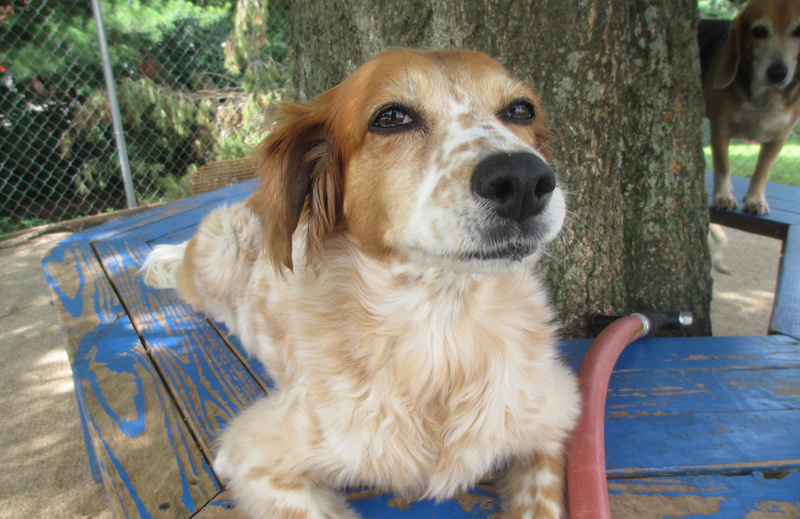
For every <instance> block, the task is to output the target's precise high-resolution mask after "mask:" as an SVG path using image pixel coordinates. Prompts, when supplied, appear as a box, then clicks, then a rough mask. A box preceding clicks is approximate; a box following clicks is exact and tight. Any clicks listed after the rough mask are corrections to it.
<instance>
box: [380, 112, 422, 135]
mask: <svg viewBox="0 0 800 519" xmlns="http://www.w3.org/2000/svg"><path fill="white" fill-rule="evenodd" d="M416 126H418V124H417V121H416V118H415V116H414V115H413V112H411V110H409V109H407V108H405V107H401V106H388V107H385V108H381V109H379V110H378V111H377V115H375V117H373V119H372V124H370V125H369V129H370V131H377V132H382V131H383V132H385V131H401V130H410V129H412V128H414V127H416Z"/></svg>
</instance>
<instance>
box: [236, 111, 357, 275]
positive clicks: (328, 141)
mask: <svg viewBox="0 0 800 519" xmlns="http://www.w3.org/2000/svg"><path fill="white" fill-rule="evenodd" d="M324 97H325V96H322V97H321V98H319V99H318V100H315V101H312V102H311V103H284V104H282V105H280V106H279V107H278V109H277V110H276V120H277V121H278V122H277V124H276V125H275V126H274V128H273V130H272V132H271V133H270V135H269V136H268V137H267V138H266V139H265V140H264V142H263V143H262V144H261V147H260V148H259V150H258V158H259V171H258V173H259V176H260V182H259V186H258V189H257V191H256V192H255V193H254V194H253V196H252V197H251V198H250V200H249V201H248V206H249V207H250V208H251V209H252V210H254V211H255V212H257V213H258V214H259V215H260V216H261V219H262V221H263V223H264V227H265V229H264V232H265V239H266V246H267V248H268V251H269V255H270V259H271V261H272V263H273V266H274V267H275V268H276V270H281V269H282V267H284V266H285V267H288V268H289V269H292V268H293V262H292V235H293V234H294V231H295V229H296V228H297V225H298V223H299V221H300V217H301V215H302V214H303V210H304V209H307V210H308V224H309V228H308V242H307V254H308V255H309V257H310V255H311V254H314V253H316V251H317V249H318V247H319V244H320V242H321V241H322V239H323V238H324V237H325V236H326V235H327V234H329V233H330V232H332V231H333V230H334V229H335V228H336V227H337V225H338V224H339V223H340V221H341V219H342V218H341V214H342V210H341V208H342V203H343V200H342V191H343V187H342V186H343V178H342V160H341V156H340V153H337V152H336V143H335V142H333V138H332V136H331V133H332V132H331V130H330V121H329V120H327V117H328V114H329V111H328V110H326V109H325V106H326V103H325V99H324ZM309 195H310V196H309Z"/></svg>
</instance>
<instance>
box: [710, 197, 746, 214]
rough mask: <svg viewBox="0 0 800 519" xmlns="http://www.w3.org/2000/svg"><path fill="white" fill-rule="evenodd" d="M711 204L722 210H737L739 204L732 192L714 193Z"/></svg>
mask: <svg viewBox="0 0 800 519" xmlns="http://www.w3.org/2000/svg"><path fill="white" fill-rule="evenodd" d="M711 205H713V206H714V208H715V209H718V210H720V211H735V210H736V208H737V207H738V205H739V204H738V203H737V202H736V198H735V197H734V196H733V194H732V193H730V194H729V193H725V194H717V195H714V198H713V199H712V201H711Z"/></svg>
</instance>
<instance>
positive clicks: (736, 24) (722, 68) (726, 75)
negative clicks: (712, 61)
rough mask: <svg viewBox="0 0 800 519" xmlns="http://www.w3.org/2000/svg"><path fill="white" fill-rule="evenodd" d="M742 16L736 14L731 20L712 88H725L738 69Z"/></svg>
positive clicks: (740, 51)
mask: <svg viewBox="0 0 800 519" xmlns="http://www.w3.org/2000/svg"><path fill="white" fill-rule="evenodd" d="M743 36H744V35H743V34H742V17H741V16H737V17H736V18H735V19H734V20H733V21H732V22H731V28H730V30H728V37H727V38H726V39H725V42H724V43H723V44H722V49H721V50H720V52H721V53H722V62H721V63H720V65H719V67H718V68H717V73H716V75H715V76H714V88H725V87H727V86H728V85H730V84H731V83H732V82H733V80H734V79H735V78H736V72H737V71H738V70H739V59H740V56H741V53H742V38H743Z"/></svg>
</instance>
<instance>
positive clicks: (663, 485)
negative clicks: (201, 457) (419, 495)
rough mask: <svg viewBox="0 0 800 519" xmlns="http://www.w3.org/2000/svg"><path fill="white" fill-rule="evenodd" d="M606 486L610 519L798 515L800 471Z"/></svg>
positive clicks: (224, 501)
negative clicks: (767, 475)
mask: <svg viewBox="0 0 800 519" xmlns="http://www.w3.org/2000/svg"><path fill="white" fill-rule="evenodd" d="M608 486H609V498H610V505H611V516H612V517H613V518H614V519H667V518H676V517H699V516H702V517H709V518H711V519H714V518H716V519H731V518H742V517H747V518H748V519H758V518H762V519H766V518H768V517H773V516H774V517H776V519H777V518H780V517H785V518H790V517H794V518H796V517H799V516H800V473H798V472H797V471H792V472H787V473H783V474H778V475H775V474H772V475H770V476H769V477H764V475H763V474H761V473H754V474H748V475H741V476H720V475H703V476H684V477H676V478H652V479H630V480H611V481H609V485H608ZM348 498H349V500H350V503H351V505H352V506H353V507H354V508H355V509H356V510H357V511H358V512H359V513H360V514H361V516H362V517H365V518H372V519H394V518H397V519H400V518H411V517H413V518H417V517H429V518H431V519H433V518H475V517H493V516H494V515H493V514H496V513H498V512H499V511H500V499H499V498H498V496H497V494H496V491H495V488H494V486H493V485H491V484H487V485H480V486H479V487H478V488H477V489H473V490H471V491H470V492H468V493H466V492H465V493H462V494H460V495H458V496H457V497H456V498H455V499H450V500H446V501H444V502H442V503H439V504H434V503H433V502H431V501H419V502H414V503H405V502H402V501H399V500H397V499H396V498H395V497H394V496H393V495H392V494H390V493H381V492H374V491H369V490H367V491H362V492H358V491H354V492H351V493H350V494H349V495H348ZM235 506H236V504H235V502H234V500H233V499H232V497H231V496H230V494H229V493H227V492H223V493H222V494H221V495H220V496H218V497H217V498H215V499H214V500H212V501H211V502H210V503H209V504H208V506H207V507H206V508H204V509H203V510H202V511H201V512H200V513H198V514H197V515H196V516H195V517H197V518H198V519H214V518H217V517H221V518H228V517H236V515H235ZM494 517H497V516H494Z"/></svg>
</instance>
